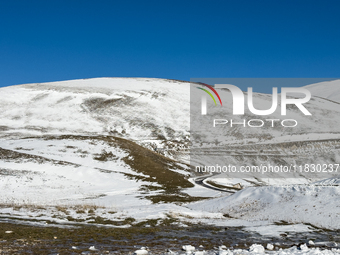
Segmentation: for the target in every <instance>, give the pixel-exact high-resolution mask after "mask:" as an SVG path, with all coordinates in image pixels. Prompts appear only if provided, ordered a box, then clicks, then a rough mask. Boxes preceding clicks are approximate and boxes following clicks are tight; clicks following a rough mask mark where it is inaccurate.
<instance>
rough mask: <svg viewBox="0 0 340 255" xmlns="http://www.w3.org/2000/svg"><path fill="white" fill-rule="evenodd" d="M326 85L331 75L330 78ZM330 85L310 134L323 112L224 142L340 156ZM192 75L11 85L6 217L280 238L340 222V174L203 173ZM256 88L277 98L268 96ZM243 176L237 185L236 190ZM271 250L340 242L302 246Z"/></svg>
mask: <svg viewBox="0 0 340 255" xmlns="http://www.w3.org/2000/svg"><path fill="white" fill-rule="evenodd" d="M325 84H331V86H327V89H324V88H325ZM325 84H323V83H321V84H314V85H310V86H307V87H309V88H310V89H311V92H312V94H313V95H314V94H317V95H318V97H317V98H315V99H313V100H312V101H311V102H310V103H309V108H310V109H312V110H313V114H315V115H316V116H318V118H319V121H320V122H322V123H323V124H324V125H326V126H327V129H324V128H322V127H321V126H320V125H319V127H317V128H316V129H313V133H310V131H311V130H312V129H311V128H310V127H311V126H312V125H317V123H314V122H312V121H309V122H308V120H306V121H304V122H302V123H301V126H300V127H299V129H298V130H297V131H287V130H283V129H273V130H262V131H254V130H252V131H251V132H250V131H249V133H244V134H243V135H242V136H238V135H237V134H238V132H240V131H239V130H232V131H228V130H227V131H225V132H226V136H225V137H226V140H225V141H223V142H222V145H221V146H224V145H225V144H228V146H229V145H230V146H231V147H230V148H233V150H235V151H236V152H240V151H242V150H245V149H244V147H240V146H241V145H242V146H243V145H245V146H246V145H249V146H260V147H261V150H264V151H265V152H264V153H263V155H260V156H259V157H257V156H256V157H253V156H249V157H246V156H244V157H243V158H242V160H243V161H244V162H260V161H261V160H262V161H263V160H268V157H269V156H268V155H269V154H270V153H272V151H275V153H278V156H280V155H281V154H282V155H283V156H282V157H284V160H286V158H289V157H291V158H294V157H295V158H294V160H307V159H316V158H317V159H318V160H323V161H327V160H332V162H333V163H340V160H339V159H340V153H339V152H340V151H339V148H340V131H339V125H340V119H339V117H338V116H339V113H340V108H339V107H338V106H339V102H340V96H339V95H340V92H339V86H340V83H339V81H334V82H331V83H325ZM189 85H190V84H189V83H188V82H181V81H173V80H163V79H142V78H98V79H87V80H74V81H64V82H53V83H42V84H26V85H18V86H11V87H7V88H1V89H0V92H1V93H0V109H1V112H2V114H1V116H0V190H1V196H0V222H12V223H20V224H22V223H23V222H25V224H27V223H29V224H32V225H36V226H59V227H71V228H72V227H79V226H85V225H95V226H106V227H108V226H110V227H116V228H118V227H119V228H127V227H130V226H137V225H138V224H142V225H143V226H147V227H150V226H152V224H154V226H162V224H164V222H171V224H173V225H174V226H179V227H186V226H189V225H190V224H211V225H216V226H223V227H225V228H229V227H238V226H242V228H243V229H242V231H248V232H251V233H258V234H259V235H262V236H274V237H280V235H281V236H282V235H284V234H287V233H288V235H289V234H291V233H314V232H317V231H319V230H320V229H323V230H325V231H328V230H329V231H337V230H339V228H340V202H339V199H338V197H339V195H340V187H339V183H340V181H339V180H340V179H339V178H338V175H337V174H334V173H333V174H332V175H331V176H329V178H325V179H315V178H308V177H306V176H303V175H301V176H297V178H293V179H290V178H278V179H271V178H262V179H261V178H257V177H254V176H248V177H247V178H229V177H228V176H227V175H226V174H220V175H213V176H211V175H207V176H198V175H197V174H196V173H193V172H192V171H191V170H190V167H189V145H190V127H189V126H190V118H189V115H190V112H189V110H190V109H189V108H190V104H189V91H190V86H189ZM256 98H257V100H260V102H266V101H268V96H267V95H263V94H256ZM261 100H263V101H261ZM256 132H258V133H256ZM261 132H262V133H263V132H264V133H267V134H268V135H267V136H264V135H263V134H262V133H261ZM250 137H253V138H251V139H250ZM223 144H224V145H223ZM233 146H234V147H233ZM249 148H250V147H249ZM250 149H251V150H257V149H258V148H257V147H256V148H255V147H254V148H253V147H251V148H250ZM247 150H248V148H247ZM266 151H269V152H268V153H269V154H268V155H266V154H265V153H266ZM292 151H293V152H294V153H291V152H292ZM290 153H291V154H290ZM293 154H294V155H293ZM233 157H234V158H232V160H235V162H236V161H237V160H240V157H239V156H238V155H236V156H233ZM264 158H265V159H264ZM280 160H283V159H280ZM198 177H199V178H201V179H197V178H198ZM198 180H199V181H198ZM236 184H239V186H237V187H239V188H238V189H230V187H233V186H234V185H236ZM151 223H152V224H151ZM150 224H151V225H150ZM138 226H139V225H138ZM306 241H307V240H306ZM339 242H340V240H339ZM261 247H262V246H261ZM261 247H260V246H255V245H254V246H252V247H250V249H248V250H246V249H242V250H241V249H238V250H237V249H233V250H232V251H228V250H227V249H222V250H220V251H219V254H263V253H264V249H263V247H262V248H261ZM234 248H235V247H234ZM214 252H217V251H210V252H208V253H207V254H214ZM266 252H267V253H270V254H336V253H337V252H338V250H323V251H321V250H320V248H315V247H314V248H313V247H311V248H307V247H304V246H301V247H300V246H299V248H294V247H293V248H290V249H283V250H275V251H270V250H268V251H266ZM150 254H151V253H150ZM169 254H171V253H169ZM196 254H199V253H196Z"/></svg>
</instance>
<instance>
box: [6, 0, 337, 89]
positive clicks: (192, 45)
mask: <svg viewBox="0 0 340 255" xmlns="http://www.w3.org/2000/svg"><path fill="white" fill-rule="evenodd" d="M339 71H340V1H339V0H333V1H331V0H319V1H314V0H235V1H231V0H229V1H228V0H224V1H216V0H210V1H200V0H195V1H190V0H180V1H177V0H171V1H162V0H155V1H148V0H146V1H128V0H119V1H115V0H111V1H104V0H95V1H88V0H67V1H64V0H41V1H37V0H30V1H28V0H25V1H24V0H21V1H20V0H6V1H5V0H0V86H8V85H14V84H22V83H34V82H48V81H59V80H68V79H79V78H92V77H157V78H169V79H179V80H190V78H194V77H340V75H339Z"/></svg>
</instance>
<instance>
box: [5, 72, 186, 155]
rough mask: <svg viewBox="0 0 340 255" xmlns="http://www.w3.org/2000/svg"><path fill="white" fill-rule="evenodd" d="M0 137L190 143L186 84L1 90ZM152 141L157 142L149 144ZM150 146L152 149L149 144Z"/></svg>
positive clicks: (126, 82)
mask: <svg viewBox="0 0 340 255" xmlns="http://www.w3.org/2000/svg"><path fill="white" fill-rule="evenodd" d="M0 98H1V102H0V108H1V110H2V115H1V117H0V121H1V122H0V123H1V130H2V132H1V135H2V136H7V135H10V134H21V135H24V136H25V135H26V136H30V135H45V134H82V135H108V134H110V135H114V136H118V137H123V138H128V139H130V140H134V141H140V140H142V141H145V140H148V141H149V142H148V145H149V147H150V148H152V147H158V146H159V147H162V144H161V143H158V141H161V142H162V141H164V140H165V139H166V140H168V144H169V146H172V147H176V144H177V141H181V142H182V144H183V143H185V141H188V139H189V86H187V84H186V83H182V82H176V81H170V80H161V79H138V78H136V79H133V78H131V79H129V78H98V79H88V80H74V81H64V82H53V83H42V84H27V85H19V86H11V87H7V88H2V89H1V94H0ZM153 141H155V142H154V143H153ZM150 144H153V146H150Z"/></svg>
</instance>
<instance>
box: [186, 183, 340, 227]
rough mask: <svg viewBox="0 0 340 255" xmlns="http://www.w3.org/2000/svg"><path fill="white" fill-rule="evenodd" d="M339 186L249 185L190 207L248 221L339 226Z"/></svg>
mask: <svg viewBox="0 0 340 255" xmlns="http://www.w3.org/2000/svg"><path fill="white" fill-rule="evenodd" d="M339 195H340V189H339V187H327V186H314V185H311V186H308V185H292V186H286V187H273V186H267V187H258V188H256V187H249V188H246V189H244V190H242V191H239V192H237V193H236V194H234V195H232V196H229V197H222V198H216V199H212V200H210V201H203V202H197V203H194V204H192V205H191V206H190V208H191V209H195V210H204V211H208V212H221V213H224V214H227V215H228V216H229V217H231V218H237V219H244V220H249V221H254V220H259V221H260V220H263V221H268V220H269V221H270V222H277V223H280V221H284V222H286V223H289V224H293V223H300V222H303V223H308V224H312V225H314V226H317V227H323V228H328V229H339V228H340V214H339V210H340V203H339V202H338V197H339Z"/></svg>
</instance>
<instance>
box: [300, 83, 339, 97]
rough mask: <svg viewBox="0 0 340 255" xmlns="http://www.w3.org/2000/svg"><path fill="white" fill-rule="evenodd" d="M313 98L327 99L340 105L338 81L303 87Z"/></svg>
mask: <svg viewBox="0 0 340 255" xmlns="http://www.w3.org/2000/svg"><path fill="white" fill-rule="evenodd" d="M305 88H306V89H308V90H309V91H310V92H311V94H312V95H313V96H317V97H323V98H327V99H329V100H332V101H335V102H338V103H340V80H334V81H326V82H319V83H315V84H311V85H308V86H305Z"/></svg>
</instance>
